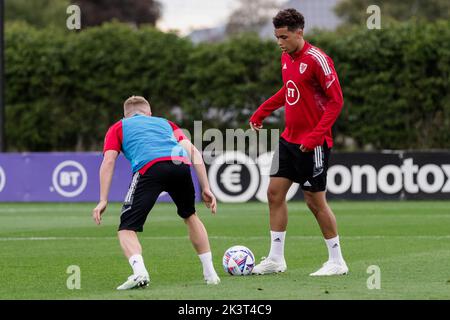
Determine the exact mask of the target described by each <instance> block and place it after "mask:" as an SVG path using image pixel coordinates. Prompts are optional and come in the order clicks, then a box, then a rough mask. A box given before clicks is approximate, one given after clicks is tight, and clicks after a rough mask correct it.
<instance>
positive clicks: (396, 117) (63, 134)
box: [5, 21, 450, 151]
mask: <svg viewBox="0 0 450 320" xmlns="http://www.w3.org/2000/svg"><path fill="white" fill-rule="evenodd" d="M307 40H309V41H310V42H311V43H313V44H315V45H317V46H319V47H320V48H322V49H323V50H324V51H325V52H327V53H328V54H329V55H330V56H331V57H332V58H333V60H334V62H335V66H336V69H337V72H338V74H339V78H340V82H341V85H342V88H343V91H344V100H345V106H344V109H343V112H342V115H341V117H340V118H339V120H338V122H337V124H336V126H335V134H336V136H337V137H338V139H337V140H338V142H339V143H338V145H337V147H338V148H346V145H344V144H343V143H342V141H343V140H344V139H342V138H343V137H351V138H353V139H354V141H355V142H356V146H357V147H358V148H366V147H370V146H371V147H373V148H375V149H429V148H448V146H449V142H450V96H449V94H450V88H449V84H450V22H449V21H437V22H435V23H432V24H423V23H419V22H414V21H411V22H408V23H403V24H395V25H391V26H389V27H386V28H385V29H382V30H353V31H350V32H349V31H347V32H346V33H345V34H338V33H329V32H328V33H318V34H315V35H313V36H311V37H308V38H307ZM5 41H6V51H5V63H6V68H5V69H6V70H5V75H6V86H5V89H6V90H5V92H6V144H7V147H8V151H70V150H98V149H100V148H101V145H102V143H103V137H104V133H105V131H106V130H107V128H108V126H109V125H111V124H112V123H113V122H115V121H117V120H119V119H120V118H121V116H122V102H123V101H124V100H125V99H126V98H127V97H128V96H130V95H144V96H146V97H148V98H149V99H150V102H151V104H152V109H153V113H154V114H155V115H157V116H164V117H169V118H171V119H173V120H175V121H176V122H178V123H179V124H180V125H181V126H183V127H185V128H188V129H192V126H193V121H194V120H203V121H204V122H203V128H204V129H207V128H210V127H217V128H220V129H225V128H234V127H236V128H246V127H247V121H248V117H249V115H250V114H251V113H252V112H253V111H254V110H255V109H256V108H257V107H258V106H259V104H260V103H261V102H263V101H264V100H265V99H267V98H268V97H270V96H271V95H272V94H273V93H275V92H276V91H277V90H278V89H279V88H280V86H281V85H282V82H281V75H280V52H279V49H278V48H277V45H276V43H275V42H274V41H272V40H261V39H259V38H258V37H257V36H255V35H241V36H238V37H236V38H232V39H229V40H227V41H225V42H221V43H205V44H200V45H194V44H193V43H191V42H190V40H188V39H186V38H181V37H179V36H177V35H175V34H173V33H163V32H160V31H158V30H156V29H153V28H150V27H144V28H140V29H135V28H132V27H130V26H128V25H124V24H119V23H110V24H105V25H103V26H101V27H94V28H89V29H86V30H82V31H81V32H70V31H61V30H56V29H41V30H37V29H34V28H32V27H29V26H26V25H23V24H7V27H6V32H5ZM175 107H177V108H179V109H181V111H182V114H181V117H180V115H179V114H176V113H174V110H175V109H176V108H175ZM173 113H174V114H173ZM272 120H273V121H274V123H272V124H269V126H270V125H272V126H275V127H281V126H283V119H282V113H280V112H279V113H277V114H276V115H275V117H273V118H272Z"/></svg>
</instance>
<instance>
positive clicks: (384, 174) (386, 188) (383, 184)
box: [378, 164, 403, 194]
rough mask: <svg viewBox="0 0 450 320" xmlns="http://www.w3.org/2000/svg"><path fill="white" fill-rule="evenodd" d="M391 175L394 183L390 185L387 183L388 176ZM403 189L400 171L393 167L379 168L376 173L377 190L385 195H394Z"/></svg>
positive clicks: (391, 165) (390, 165)
mask: <svg viewBox="0 0 450 320" xmlns="http://www.w3.org/2000/svg"><path fill="white" fill-rule="evenodd" d="M389 175H392V176H393V178H394V181H393V183H392V184H389V182H388V176H389ZM402 187H403V177H402V170H401V169H400V168H399V167H397V166H395V165H393V164H388V165H387V166H384V167H381V169H380V171H378V188H379V189H380V190H381V191H382V192H384V193H387V194H395V193H397V192H400V191H401V190H402Z"/></svg>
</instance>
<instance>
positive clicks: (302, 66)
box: [300, 62, 308, 74]
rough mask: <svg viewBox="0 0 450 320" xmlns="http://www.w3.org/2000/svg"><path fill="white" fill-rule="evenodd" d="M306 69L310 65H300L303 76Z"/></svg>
mask: <svg viewBox="0 0 450 320" xmlns="http://www.w3.org/2000/svg"><path fill="white" fill-rule="evenodd" d="M306 68H308V65H307V64H306V63H303V62H302V63H300V73H301V74H303V73H304V72H305V71H306Z"/></svg>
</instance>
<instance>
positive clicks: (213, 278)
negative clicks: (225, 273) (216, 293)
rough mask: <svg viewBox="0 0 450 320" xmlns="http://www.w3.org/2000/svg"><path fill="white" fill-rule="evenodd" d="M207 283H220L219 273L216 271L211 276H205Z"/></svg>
mask: <svg viewBox="0 0 450 320" xmlns="http://www.w3.org/2000/svg"><path fill="white" fill-rule="evenodd" d="M205 281H206V284H219V283H220V278H219V276H218V275H217V273H214V274H213V275H211V276H208V277H205Z"/></svg>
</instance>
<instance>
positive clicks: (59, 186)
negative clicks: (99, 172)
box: [50, 160, 87, 198]
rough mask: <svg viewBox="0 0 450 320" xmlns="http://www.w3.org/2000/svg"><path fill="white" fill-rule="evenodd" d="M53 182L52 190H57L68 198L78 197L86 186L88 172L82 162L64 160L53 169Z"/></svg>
mask: <svg viewBox="0 0 450 320" xmlns="http://www.w3.org/2000/svg"><path fill="white" fill-rule="evenodd" d="M52 182H53V188H54V189H53V188H50V190H51V191H53V190H56V192H58V193H59V194H60V195H62V196H63V197H66V198H72V197H76V196H78V195H79V194H80V193H82V192H83V191H84V189H85V188H86V185H87V173H86V170H85V169H84V167H83V166H82V165H81V164H80V163H78V162H76V161H71V160H68V161H63V162H61V163H60V164H59V165H58V166H57V167H56V168H55V170H53V176H52Z"/></svg>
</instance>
